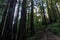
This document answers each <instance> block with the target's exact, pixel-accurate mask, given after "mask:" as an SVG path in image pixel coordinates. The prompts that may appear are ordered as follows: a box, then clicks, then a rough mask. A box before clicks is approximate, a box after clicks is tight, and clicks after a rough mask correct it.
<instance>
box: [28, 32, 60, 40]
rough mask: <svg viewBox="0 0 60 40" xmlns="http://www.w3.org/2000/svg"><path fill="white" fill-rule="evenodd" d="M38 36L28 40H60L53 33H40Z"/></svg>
mask: <svg viewBox="0 0 60 40" xmlns="http://www.w3.org/2000/svg"><path fill="white" fill-rule="evenodd" d="M37 35H38V36H34V37H31V38H29V39H28V40H60V37H59V36H57V35H54V34H53V33H52V32H48V31H47V32H46V33H38V34H37Z"/></svg>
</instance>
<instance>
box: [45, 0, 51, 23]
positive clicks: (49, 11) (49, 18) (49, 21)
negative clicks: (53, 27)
mask: <svg viewBox="0 0 60 40" xmlns="http://www.w3.org/2000/svg"><path fill="white" fill-rule="evenodd" d="M46 3H47V10H48V15H49V23H52V18H51V14H50V8H49V5H48V0H46Z"/></svg>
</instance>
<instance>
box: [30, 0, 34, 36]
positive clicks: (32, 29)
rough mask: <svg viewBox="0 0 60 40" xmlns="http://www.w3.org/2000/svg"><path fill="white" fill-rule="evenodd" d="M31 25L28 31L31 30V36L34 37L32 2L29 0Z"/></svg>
mask: <svg viewBox="0 0 60 40" xmlns="http://www.w3.org/2000/svg"><path fill="white" fill-rule="evenodd" d="M30 22H31V24H30V29H31V33H30V34H31V36H34V34H35V32H34V13H33V0H31V21H30Z"/></svg>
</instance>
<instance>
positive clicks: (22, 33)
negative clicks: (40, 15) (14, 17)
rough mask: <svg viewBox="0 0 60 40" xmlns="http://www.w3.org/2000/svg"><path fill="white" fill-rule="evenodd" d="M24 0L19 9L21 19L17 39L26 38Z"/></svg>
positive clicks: (24, 39) (23, 39)
mask: <svg viewBox="0 0 60 40" xmlns="http://www.w3.org/2000/svg"><path fill="white" fill-rule="evenodd" d="M26 14H27V9H26V0H23V2H22V10H21V19H20V25H19V27H20V28H19V33H18V40H26Z"/></svg>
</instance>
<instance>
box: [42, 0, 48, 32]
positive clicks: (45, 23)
mask: <svg viewBox="0 0 60 40" xmlns="http://www.w3.org/2000/svg"><path fill="white" fill-rule="evenodd" d="M42 10H43V14H42V15H43V20H44V25H45V26H44V29H43V31H44V32H46V28H47V22H46V15H45V10H44V5H43V1H42Z"/></svg>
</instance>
